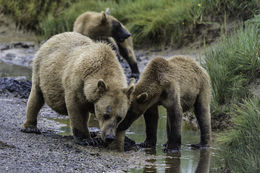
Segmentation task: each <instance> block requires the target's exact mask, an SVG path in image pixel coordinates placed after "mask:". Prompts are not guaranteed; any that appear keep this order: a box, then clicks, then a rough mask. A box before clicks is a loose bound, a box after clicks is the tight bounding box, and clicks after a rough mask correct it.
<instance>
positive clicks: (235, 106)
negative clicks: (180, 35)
mask: <svg viewBox="0 0 260 173" xmlns="http://www.w3.org/2000/svg"><path fill="white" fill-rule="evenodd" d="M259 40H260V15H258V16H255V17H254V18H252V19H250V20H249V21H247V22H246V23H245V26H244V27H243V28H241V29H240V30H238V31H237V32H235V33H233V35H232V36H231V37H227V36H226V35H224V36H223V37H222V40H221V41H220V42H219V43H218V44H217V45H216V46H215V47H214V48H212V49H211V50H209V51H208V52H207V53H206V58H205V64H204V66H205V68H206V69H207V71H208V72H209V75H210V78H211V81H212V95H213V99H212V107H211V109H212V125H213V128H216V129H222V130H223V128H224V129H225V128H227V127H228V130H226V131H224V132H222V133H219V134H218V138H217V141H219V142H220V144H221V146H222V152H221V158H220V160H221V163H222V166H221V168H220V169H219V170H217V172H259V171H260V147H259V142H260V136H259V134H260V126H259V124H260V97H259V96H258V97H257V98H252V95H251V93H250V90H249V85H250V83H251V82H252V81H254V80H255V79H256V78H259V77H260V51H259V50H260V41H259ZM249 98H251V99H249ZM231 124H232V125H231ZM223 163H224V166H223ZM215 171H216V170H215Z"/></svg>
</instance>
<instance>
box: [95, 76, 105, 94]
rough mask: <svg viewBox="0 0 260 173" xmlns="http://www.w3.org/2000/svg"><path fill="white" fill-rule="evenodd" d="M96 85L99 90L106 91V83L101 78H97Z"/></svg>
mask: <svg viewBox="0 0 260 173" xmlns="http://www.w3.org/2000/svg"><path fill="white" fill-rule="evenodd" d="M97 87H98V91H99V92H105V91H107V85H106V84H105V82H104V80H103V79H99V80H98V83H97Z"/></svg>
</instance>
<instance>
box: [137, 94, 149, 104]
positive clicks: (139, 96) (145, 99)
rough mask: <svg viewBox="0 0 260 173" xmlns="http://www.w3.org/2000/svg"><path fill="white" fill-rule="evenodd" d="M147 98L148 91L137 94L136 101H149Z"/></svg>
mask: <svg viewBox="0 0 260 173" xmlns="http://www.w3.org/2000/svg"><path fill="white" fill-rule="evenodd" d="M147 99H148V94H147V92H144V93H142V94H139V95H138V96H137V98H136V101H137V103H144V102H146V101H147Z"/></svg>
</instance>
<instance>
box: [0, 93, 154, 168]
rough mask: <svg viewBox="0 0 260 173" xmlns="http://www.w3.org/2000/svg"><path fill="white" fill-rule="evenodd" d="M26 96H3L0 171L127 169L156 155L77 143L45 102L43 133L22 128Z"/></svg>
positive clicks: (0, 100)
mask: <svg viewBox="0 0 260 173" xmlns="http://www.w3.org/2000/svg"><path fill="white" fill-rule="evenodd" d="M26 102H27V100H26V99H20V98H13V97H9V98H8V97H3V96H1V97H0V105H1V106H0V172H127V171H128V170H129V169H130V168H141V167H143V166H144V165H145V164H146V161H145V160H146V159H147V158H149V157H152V156H151V155H146V154H145V153H144V152H141V151H129V152H123V153H119V152H113V151H109V150H106V149H102V148H96V147H90V146H87V147H83V146H79V145H76V144H74V142H73V140H72V137H71V136H66V137H64V136H60V135H58V134H57V131H58V130H57V129H58V128H59V124H58V123H57V122H54V121H51V120H49V119H47V118H48V117H53V116H54V117H55V116H58V115H56V114H55V113H54V112H53V111H52V110H51V109H50V108H49V107H47V106H44V108H43V109H42V110H41V112H40V115H39V117H38V127H39V128H40V129H41V131H42V134H38V135H37V134H28V133H22V132H20V126H21V124H22V123H23V121H24V120H25V109H26Z"/></svg>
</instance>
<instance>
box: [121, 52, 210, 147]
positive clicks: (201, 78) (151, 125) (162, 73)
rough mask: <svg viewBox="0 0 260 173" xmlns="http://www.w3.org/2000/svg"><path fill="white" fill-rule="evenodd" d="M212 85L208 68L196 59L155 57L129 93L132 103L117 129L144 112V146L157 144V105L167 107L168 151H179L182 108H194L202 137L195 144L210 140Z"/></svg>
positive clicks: (202, 144)
mask: <svg viewBox="0 0 260 173" xmlns="http://www.w3.org/2000/svg"><path fill="white" fill-rule="evenodd" d="M210 100H211V85H210V78H209V76H208V74H207V72H206V70H205V69H203V68H202V67H201V66H199V65H198V64H197V63H196V62H195V61H194V60H192V59H190V58H188V57H184V56H175V57H172V58H169V59H168V60H166V59H164V58H160V57H158V58H154V59H153V60H152V61H151V62H150V63H149V64H148V65H147V66H146V68H145V69H144V72H143V74H141V76H140V80H139V81H138V83H137V84H136V85H135V89H134V92H133V93H132V94H131V96H130V101H131V105H130V108H129V110H128V113H127V115H126V118H125V119H124V120H123V122H122V123H121V124H120V125H119V127H118V129H117V130H118V131H120V132H121V133H124V132H123V131H124V130H126V129H127V128H128V127H129V126H130V125H131V124H132V122H133V121H135V120H136V119H137V118H138V117H139V116H140V115H142V114H144V118H145V123H146V140H145V141H144V143H142V144H141V146H142V147H155V145H156V140H157V137H156V133H157V122H158V110H157V107H158V105H163V106H164V107H165V108H166V109H167V138H168V141H167V143H166V148H165V151H169V152H171V151H173V152H175V151H178V150H179V149H180V146H181V127H182V116H183V112H185V111H188V110H190V109H191V108H192V107H193V108H194V112H195V115H196V118H197V121H198V124H199V127H200V132H201V139H200V143H199V144H195V145H193V146H194V147H207V146H209V144H210V136H211V116H210Z"/></svg>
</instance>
